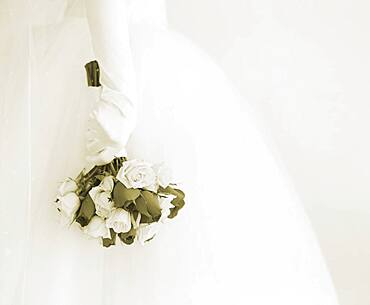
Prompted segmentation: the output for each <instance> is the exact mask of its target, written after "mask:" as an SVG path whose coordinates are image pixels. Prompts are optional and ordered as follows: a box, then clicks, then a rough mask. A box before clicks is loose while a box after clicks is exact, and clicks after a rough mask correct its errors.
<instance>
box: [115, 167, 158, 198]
mask: <svg viewBox="0 0 370 305" xmlns="http://www.w3.org/2000/svg"><path fill="white" fill-rule="evenodd" d="M117 179H118V180H119V181H120V182H122V183H123V185H124V186H125V187H127V188H135V189H137V188H148V189H150V190H152V191H156V190H155V185H156V182H157V176H156V174H155V172H154V170H153V168H152V166H151V165H150V164H149V163H147V162H144V161H139V160H130V161H126V162H123V164H122V167H121V168H120V170H119V171H118V174H117Z"/></svg>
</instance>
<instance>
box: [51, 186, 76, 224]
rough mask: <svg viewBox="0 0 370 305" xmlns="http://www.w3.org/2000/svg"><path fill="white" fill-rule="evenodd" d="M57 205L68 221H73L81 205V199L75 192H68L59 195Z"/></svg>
mask: <svg viewBox="0 0 370 305" xmlns="http://www.w3.org/2000/svg"><path fill="white" fill-rule="evenodd" d="M56 205H57V208H58V209H59V210H60V212H61V213H62V216H63V217H64V218H65V220H66V222H67V223H71V222H72V221H73V219H74V217H75V215H76V212H77V210H78V209H79V207H80V199H79V198H78V196H77V195H76V194H75V193H68V194H66V195H64V196H61V197H58V198H57V201H56Z"/></svg>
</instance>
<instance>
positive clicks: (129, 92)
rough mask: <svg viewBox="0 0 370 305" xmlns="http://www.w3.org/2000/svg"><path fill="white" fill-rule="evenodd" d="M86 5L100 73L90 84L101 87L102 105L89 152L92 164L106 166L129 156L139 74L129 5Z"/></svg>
mask: <svg viewBox="0 0 370 305" xmlns="http://www.w3.org/2000/svg"><path fill="white" fill-rule="evenodd" d="M85 5H86V13H87V19H88V23H89V29H90V34H91V42H92V45H93V49H94V53H95V59H96V61H97V63H98V67H99V74H100V79H99V80H95V82H93V83H91V84H90V83H89V85H93V86H96V85H98V84H100V85H101V87H100V88H99V90H100V98H99V102H98V103H97V105H96V107H95V109H94V111H93V113H92V114H91V118H90V120H89V125H88V131H87V151H88V160H89V162H90V163H92V165H102V164H107V163H109V162H111V161H112V160H113V158H114V157H121V156H124V155H125V150H124V148H125V146H126V144H127V141H128V139H129V137H130V135H131V133H132V131H133V130H134V128H135V125H136V117H137V115H136V100H137V92H136V75H135V70H134V64H133V58H132V51H131V47H130V39H129V31H128V22H127V16H126V13H127V9H126V4H125V2H124V1H121V0H86V1H85ZM90 72H91V71H90ZM88 73H89V71H88Z"/></svg>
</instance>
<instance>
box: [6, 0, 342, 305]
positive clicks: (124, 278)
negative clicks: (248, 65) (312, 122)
mask: <svg viewBox="0 0 370 305" xmlns="http://www.w3.org/2000/svg"><path fill="white" fill-rule="evenodd" d="M126 4H127V14H128V17H129V19H128V20H129V33H130V37H131V49H132V54H133V58H134V67H135V72H136V75H137V79H136V80H137V90H138V119H137V126H136V128H135V130H134V132H133V134H132V136H131V138H130V141H129V143H128V147H127V150H128V153H129V156H130V158H139V159H140V158H142V159H145V160H147V161H151V162H164V163H166V164H167V165H168V166H169V167H171V168H172V171H173V176H174V178H175V180H176V181H177V182H178V183H180V184H181V187H182V189H184V190H185V192H186V195H187V197H186V203H187V204H186V206H185V207H184V209H183V210H182V211H181V212H180V214H179V216H178V217H177V218H175V219H174V220H173V221H170V222H169V223H168V224H166V225H165V226H163V228H162V229H161V231H160V232H159V234H158V235H157V236H156V237H155V239H154V240H152V241H151V242H150V243H148V244H146V245H145V246H141V245H140V244H138V245H136V244H135V245H133V246H131V247H128V246H117V247H111V248H108V249H105V248H103V247H101V246H100V245H99V243H98V241H97V240H94V239H87V238H86V237H85V236H84V235H83V234H82V233H81V232H80V231H79V229H78V228H77V226H72V227H71V228H70V229H66V228H64V227H61V226H60V225H59V223H58V221H59V220H58V217H59V216H58V213H57V211H56V210H55V207H54V205H53V204H52V203H53V200H54V197H55V195H56V190H57V187H58V184H59V183H60V182H61V181H62V180H64V178H66V177H68V176H71V177H74V176H76V175H77V174H78V172H79V170H81V168H82V167H83V166H84V164H85V156H86V151H85V130H86V124H87V119H88V114H89V113H90V111H91V109H92V107H93V104H94V102H96V100H97V99H98V97H99V91H98V89H96V88H91V87H87V84H86V76H85V71H84V67H83V66H84V64H85V63H87V62H89V61H91V60H94V59H95V56H94V51H93V48H92V45H91V38H90V33H89V28H88V24H87V20H86V15H85V9H84V5H83V1H69V2H66V1H60V0H59V1H58V0H57V1H46V0H44V1H23V0H16V1H14V0H12V1H11V0H4V1H2V2H1V3H0V16H1V18H0V25H1V26H0V35H1V37H0V38H1V41H2V42H4V44H1V46H0V51H1V53H0V55H1V57H0V64H1V67H2V73H1V75H0V89H1V91H0V92H1V94H0V118H1V121H0V138H1V142H0V157H1V158H0V162H1V163H0V174H1V176H0V179H1V183H0V196H1V202H0V258H1V259H0V305H81V304H84V305H85V304H86V305H118V304H130V305H144V304H145V305H146V304H151V305H169V304H171V305H172V304H176V305H185V304H196V305H198V304H225V303H227V304H233V305H237V304H251V305H252V304H253V305H298V304H299V305H336V304H337V301H336V297H335V293H334V290H333V287H332V284H331V280H330V278H329V276H328V272H327V269H326V266H325V265H324V263H323V259H322V257H321V254H320V250H319V248H318V245H317V242H316V239H315V237H314V235H313V233H312V230H311V228H310V226H309V223H308V221H307V219H306V216H305V214H304V211H303V208H302V207H301V205H300V203H299V202H298V201H297V199H296V197H295V195H294V193H293V192H292V188H291V187H290V185H289V183H288V182H287V180H286V178H285V177H284V175H283V174H282V171H281V168H280V166H279V164H278V162H277V161H276V160H275V158H274V155H273V153H272V150H271V149H270V148H269V147H268V145H267V144H266V142H265V141H264V139H263V136H262V133H261V132H260V131H259V129H258V127H257V126H258V122H256V119H255V116H254V115H253V114H252V111H249V112H243V111H242V110H241V109H240V108H239V106H240V103H241V102H243V103H245V102H244V101H241V100H240V97H239V96H238V94H237V93H236V92H235V91H234V90H233V88H232V86H230V84H229V83H228V81H227V79H226V78H225V77H224V75H223V74H222V72H221V71H220V70H219V69H218V68H217V67H216V66H215V65H214V64H213V63H212V62H211V61H210V59H209V58H208V57H207V56H206V55H205V54H203V52H202V51H200V50H199V49H197V48H196V47H195V46H194V45H193V44H192V43H190V42H189V41H188V40H186V39H185V38H184V37H182V36H181V35H179V34H177V33H173V32H172V31H170V30H169V29H168V28H167V25H166V16H165V5H164V1H162V0H132V1H126ZM106 5H110V1H106ZM109 17H110V16H106V18H109ZM5 42H6V43H5ZM251 47H253V46H251Z"/></svg>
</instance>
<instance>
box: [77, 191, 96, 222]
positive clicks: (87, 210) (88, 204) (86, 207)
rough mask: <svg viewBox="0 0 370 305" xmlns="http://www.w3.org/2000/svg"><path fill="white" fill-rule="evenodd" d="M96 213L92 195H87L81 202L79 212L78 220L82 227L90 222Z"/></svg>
mask: <svg viewBox="0 0 370 305" xmlns="http://www.w3.org/2000/svg"><path fill="white" fill-rule="evenodd" d="M94 214H95V204H94V202H93V201H92V199H91V197H90V195H87V196H86V198H85V199H84V200H83V201H82V203H81V206H80V209H79V211H78V213H77V217H76V221H77V222H78V223H79V224H80V225H81V226H82V227H85V226H87V225H88V224H89V222H90V220H91V218H92V217H93V216H94Z"/></svg>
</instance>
